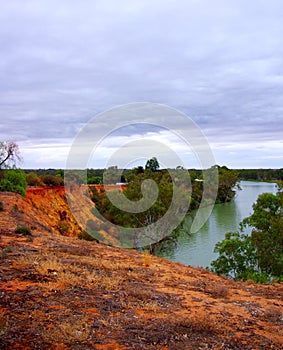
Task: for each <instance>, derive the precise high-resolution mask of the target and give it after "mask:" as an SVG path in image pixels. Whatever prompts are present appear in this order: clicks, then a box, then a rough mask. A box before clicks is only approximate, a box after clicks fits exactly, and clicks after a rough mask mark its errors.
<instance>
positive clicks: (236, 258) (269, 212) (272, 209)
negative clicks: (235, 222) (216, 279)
mask: <svg viewBox="0 0 283 350" xmlns="http://www.w3.org/2000/svg"><path fill="white" fill-rule="evenodd" d="M244 227H250V228H251V234H250V235H248V234H243V233H241V231H243V228H244ZM215 252H216V253H218V254H219V257H218V258H217V259H216V260H215V261H213V262H212V264H211V266H212V271H213V272H216V273H217V274H219V275H221V274H223V275H225V276H227V277H230V278H231V277H232V278H234V279H237V280H253V281H255V282H262V283H266V282H271V281H274V280H275V281H279V282H282V281H283V192H282V183H280V184H279V185H278V192H277V194H276V195H274V194H272V193H263V194H261V195H260V196H259V197H258V199H257V201H256V203H255V204H254V205H253V213H252V215H250V216H249V217H247V218H246V219H244V220H243V221H242V223H241V224H240V229H239V231H238V232H228V233H227V234H226V237H225V239H224V240H223V241H221V242H219V243H217V244H216V246H215Z"/></svg>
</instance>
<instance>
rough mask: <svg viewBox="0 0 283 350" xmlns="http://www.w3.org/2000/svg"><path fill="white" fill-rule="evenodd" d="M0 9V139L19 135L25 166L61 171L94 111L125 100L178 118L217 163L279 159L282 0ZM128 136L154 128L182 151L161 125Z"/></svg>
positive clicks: (43, 4)
mask: <svg viewBox="0 0 283 350" xmlns="http://www.w3.org/2000/svg"><path fill="white" fill-rule="evenodd" d="M0 5H1V11H0V50H1V51H0V52H1V54H0V116H1V118H0V140H10V139H12V140H14V141H16V142H18V144H19V145H20V149H21V153H22V156H23V158H24V163H23V164H22V165H21V166H22V167H23V168H49V167H53V168H56V167H61V168H64V167H65V164H66V159H67V157H68V154H69V149H70V146H71V144H72V142H73V140H74V138H75V137H76V135H77V133H78V132H79V130H80V129H81V128H82V127H83V126H84V125H86V123H88V122H89V120H90V119H91V118H93V117H94V116H95V115H97V114H98V113H102V112H104V111H105V110H108V109H110V108H113V107H115V106H117V105H123V104H127V103H133V102H152V103H158V104H165V105H168V106H170V107H172V108H175V109H177V110H178V111H180V112H182V113H184V114H186V115H187V116H188V117H190V118H191V119H192V120H193V121H194V122H195V123H196V124H197V126H198V127H199V128H200V129H201V130H202V132H203V134H204V135H205V137H206V138H207V140H208V142H209V145H210V147H211V149H212V151H213V154H214V157H215V161H216V163H217V164H220V165H227V166H228V167H230V168H282V167H283V154H282V150H283V21H282V18H283V3H282V1H281V0H250V1H246V0H230V1H227V0H172V1H169V0H139V1H135V0H122V1H116V0H101V1H100V0H89V1H88V0H83V1H75V0H74V1H72V0H68V1H64V0H61V1H52V0H42V1H41V0H34V1H29V0H24V1H23V0H18V1H17V0H10V1H5V0H0ZM155 122H156V124H157V125H158V120H156V121H155ZM176 127H178V126H176ZM129 130H131V129H127V128H125V129H124V130H122V131H120V134H119V133H117V132H116V133H114V134H113V135H112V137H111V136H109V137H108V140H107V142H106V141H105V142H104V145H103V147H102V148H101V150H103V151H102V154H100V159H97V160H96V161H95V160H94V167H103V166H104V165H105V164H106V162H107V157H109V156H110V155H111V152H114V151H116V150H117V138H119V140H120V144H123V143H124V142H126V141H127V140H128V139H131V140H132V137H133V135H130V132H129ZM135 135H138V136H139V137H141V138H143V137H145V138H146V137H148V136H149V137H150V138H153V135H155V137H156V139H159V140H164V142H165V143H166V144H167V145H169V146H170V147H172V148H174V147H177V148H178V152H179V153H180V154H181V155H182V146H181V143H180V144H178V141H176V138H175V137H172V138H171V136H170V133H167V134H166V132H164V130H155V129H154V130H151V129H150V127H144V128H142V129H141V130H139V131H137V130H135ZM115 147H116V148H115ZM118 147H119V146H118ZM185 148H186V147H185V146H184V149H183V152H184V154H185V153H186V149H185ZM153 156H154V154H153ZM184 162H185V163H186V164H185V165H186V166H188V167H190V166H192V165H194V164H193V163H191V162H190V160H189V159H186V158H185V159H184Z"/></svg>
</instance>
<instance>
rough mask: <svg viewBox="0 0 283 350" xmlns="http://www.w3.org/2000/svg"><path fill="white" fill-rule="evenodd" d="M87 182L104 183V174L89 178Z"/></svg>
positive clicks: (89, 183) (90, 183)
mask: <svg viewBox="0 0 283 350" xmlns="http://www.w3.org/2000/svg"><path fill="white" fill-rule="evenodd" d="M87 183H88V185H92V184H97V185H99V184H101V183H102V176H92V177H88V178H87Z"/></svg>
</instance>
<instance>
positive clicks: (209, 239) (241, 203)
mask: <svg viewBox="0 0 283 350" xmlns="http://www.w3.org/2000/svg"><path fill="white" fill-rule="evenodd" d="M240 186H241V190H239V191H237V195H236V197H235V198H234V199H233V200H232V201H231V202H230V203H225V204H217V205H215V207H214V209H213V211H212V213H211V215H210V217H209V219H208V221H207V222H206V223H205V225H204V226H203V227H202V228H201V229H200V230H199V231H198V232H196V233H194V234H189V227H190V224H191V221H192V218H191V217H190V216H187V217H186V219H185V221H184V224H183V227H182V229H181V230H180V231H179V232H178V235H177V241H176V242H175V243H173V242H171V243H170V241H169V242H167V244H166V246H165V247H164V249H165V250H163V251H162V252H161V253H158V255H159V256H162V257H165V258H167V259H169V260H172V261H179V262H181V263H183V264H186V265H192V266H203V267H207V266H210V262H211V261H212V260H214V259H215V258H216V257H217V255H216V254H214V253H213V250H214V246H215V244H216V243H217V242H219V241H221V240H222V239H223V238H224V237H225V233H226V232H229V231H237V230H238V228H239V223H240V222H241V221H242V220H243V219H244V218H245V217H247V216H249V215H250V214H251V213H252V205H253V203H255V201H256V199H257V197H258V195H259V194H261V193H264V192H271V193H276V185H275V184H274V183H266V182H251V181H242V182H241V183H240ZM247 232H248V231H247Z"/></svg>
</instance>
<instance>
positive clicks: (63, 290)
mask: <svg viewBox="0 0 283 350" xmlns="http://www.w3.org/2000/svg"><path fill="white" fill-rule="evenodd" d="M7 198H8V197H7V196H6V197H5V196H4V197H3V196H2V197H1V196H0V201H3V202H4V211H2V212H0V233H1V237H0V265H1V272H0V348H1V349H57V350H59V349H109V350H110V349H113V350H114V349H117V350H118V349H160V350H161V349H163V350H165V349H180V350H184V349H194V350H195V349H239V350H240V349H241V350H242V349H283V331H282V330H283V285H282V284H274V285H256V284H253V283H242V282H234V281H230V280H227V279H225V278H223V277H218V276H216V275H214V274H212V273H210V272H208V271H206V270H205V269H202V268H192V267H186V266H184V265H181V264H176V263H173V262H170V261H167V260H164V259H159V258H156V257H152V256H149V255H147V254H141V253H139V252H137V251H134V250H123V249H119V248H114V247H108V246H106V245H103V244H98V243H95V242H87V241H81V240H78V239H76V238H74V237H73V238H72V237H65V236H62V235H61V236H60V235H58V234H56V233H54V232H51V231H52V230H51V229H50V230H48V229H43V226H42V227H41V226H40V225H39V224H38V223H36V222H34V225H33V229H32V234H31V235H27V236H24V235H22V234H16V233H15V232H14V228H15V227H14V226H16V225H17V224H18V222H17V220H19V219H17V218H16V215H15V213H14V214H13V212H12V211H13V210H15V208H14V207H13V206H14V204H13V200H12V199H10V202H9V203H10V204H9V205H8V199H7ZM13 198H14V197H13ZM28 200H29V199H27V201H28ZM5 201H6V202H5ZM5 208H6V209H5ZM18 210H19V208H18ZM20 210H23V209H20ZM12 214H13V215H14V216H12ZM20 214H23V213H20ZM17 215H18V214H17ZM22 219H23V217H22ZM13 220H14V221H13ZM26 220H27V215H26ZM29 220H31V221H32V216H29ZM37 221H38V222H40V221H39V220H37ZM30 224H31V222H30ZM46 225H47V224H46ZM47 228H48V226H47ZM49 231H50V232H49Z"/></svg>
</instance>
